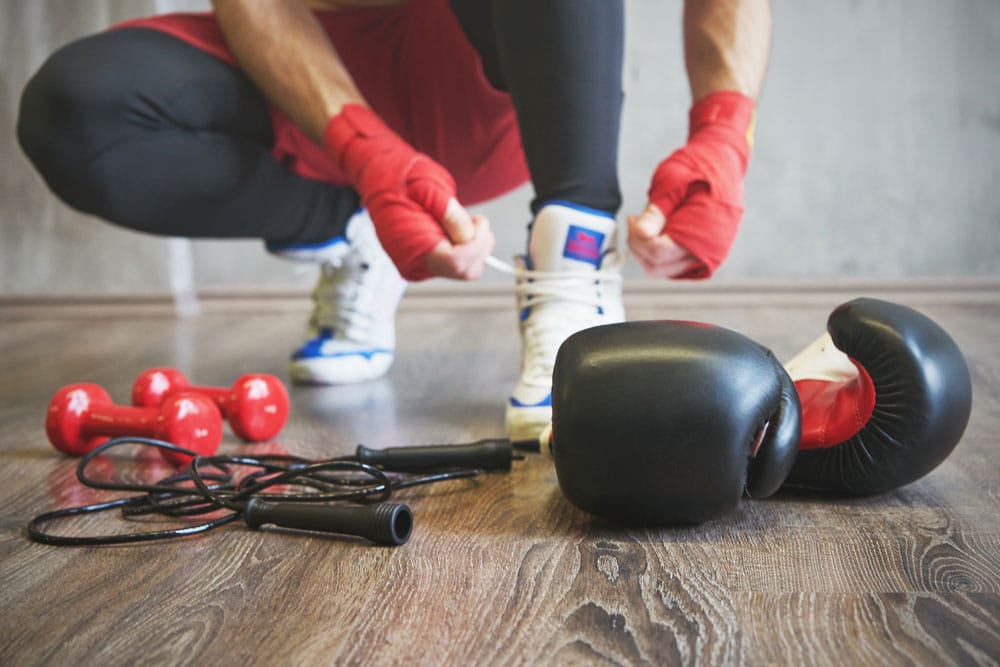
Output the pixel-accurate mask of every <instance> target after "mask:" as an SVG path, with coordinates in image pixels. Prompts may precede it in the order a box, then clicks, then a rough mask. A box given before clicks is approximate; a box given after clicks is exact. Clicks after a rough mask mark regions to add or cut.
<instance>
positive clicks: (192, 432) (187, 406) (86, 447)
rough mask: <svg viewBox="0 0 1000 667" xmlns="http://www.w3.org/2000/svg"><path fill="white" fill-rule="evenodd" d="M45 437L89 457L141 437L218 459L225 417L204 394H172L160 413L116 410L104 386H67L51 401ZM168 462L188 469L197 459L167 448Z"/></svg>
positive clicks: (71, 452)
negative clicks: (109, 443)
mask: <svg viewBox="0 0 1000 667" xmlns="http://www.w3.org/2000/svg"><path fill="white" fill-rule="evenodd" d="M45 433H46V434H47V435H48V436H49V442H51V443H52V446H53V447H55V448H56V449H58V450H59V451H61V452H65V453H67V454H69V455H71V456H83V455H84V454H86V453H87V452H89V451H90V450H92V449H94V448H95V447H98V446H99V445H101V444H103V443H104V442H105V441H106V440H107V439H108V438H109V437H120V436H137V437H148V438H157V439H159V440H166V441H167V442H170V443H172V444H174V445H177V446H178V447H183V448H185V449H190V450H192V451H195V452H198V453H199V454H202V455H206V456H207V455H210V454H214V453H215V451H216V450H217V449H218V448H219V442H221V441H222V415H221V414H219V408H218V407H217V406H216V405H215V403H214V402H213V401H212V400H211V399H209V398H206V397H205V396H201V395H199V394H190V393H188V394H184V393H178V394H174V395H172V396H171V397H170V398H169V399H167V400H166V401H164V402H163V404H162V405H161V406H160V407H158V408H137V407H132V406H126V405H115V404H114V403H113V402H112V401H111V397H110V396H109V395H108V392H106V391H104V389H103V388H102V387H101V386H100V385H96V384H93V383H90V382H80V383H77V384H70V385H66V386H65V387H63V388H62V389H60V390H59V391H57V392H56V395H55V396H53V397H52V401H50V402H49V413H48V415H46V417H45ZM159 452H160V454H161V455H162V456H163V458H165V459H167V460H168V461H170V462H171V463H173V464H175V465H178V466H184V465H187V464H188V463H190V461H191V457H189V456H185V455H184V454H180V453H178V452H172V451H168V450H165V449H161V450H159Z"/></svg>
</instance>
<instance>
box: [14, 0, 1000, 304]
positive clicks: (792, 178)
mask: <svg viewBox="0 0 1000 667" xmlns="http://www.w3.org/2000/svg"><path fill="white" fill-rule="evenodd" d="M200 5H203V3H201V2H199V1H198V0H177V1H172V2H171V1H167V2H164V1H161V2H159V3H156V2H152V1H151V0H118V1H112V0H76V1H73V0H31V1H28V0H0V60H2V62H3V63H4V65H3V68H2V71H0V127H2V128H3V130H2V132H0V165H2V169H0V293H3V294H37V293H105V292H112V293H113V292H161V291H165V290H166V289H168V288H169V284H170V282H169V281H170V276H171V269H170V267H171V265H174V266H176V265H178V259H179V260H180V264H183V261H184V259H185V257H188V256H189V257H190V258H191V259H192V260H193V263H194V270H193V276H194V280H195V283H196V285H199V286H219V285H233V286H241V287H248V286H258V285H263V286H267V287H289V286H303V287H304V286H306V285H308V284H309V283H310V282H311V281H312V279H313V274H312V273H311V272H310V271H302V270H300V269H296V268H295V267H294V266H290V265H287V264H285V263H283V262H279V261H276V260H274V259H273V258H270V257H268V256H267V255H266V254H265V253H263V251H262V248H261V244H260V243H258V242H253V241H235V242H234V241H226V242H222V241H198V242H194V243H193V244H190V245H187V244H185V243H180V244H178V243H174V244H170V243H169V242H167V241H165V240H162V239H154V238H149V237H145V236H142V235H140V234H137V233H134V232H129V231H123V230H120V229H117V228H114V227H111V226H110V225H107V224H105V223H102V222H100V221H98V220H95V219H91V218H87V217H85V216H81V215H79V214H76V213H74V212H72V211H70V210H69V209H67V208H66V207H65V206H63V205H62V204H61V203H59V202H58V201H57V200H56V199H55V198H54V197H52V196H51V195H50V194H49V193H48V192H47V191H46V189H45V187H44V185H43V184H42V182H41V180H40V179H39V178H38V177H37V176H36V175H35V174H34V172H33V171H32V170H31V168H30V166H29V165H28V163H27V162H26V160H25V159H24V157H23V156H22V155H21V154H20V151H19V149H18V148H17V147H16V144H15V143H14V140H13V132H12V128H13V125H14V119H15V113H16V108H17V101H18V95H19V91H20V89H21V87H22V86H23V84H24V82H25V81H26V80H27V78H28V77H29V76H30V74H31V72H32V71H33V70H34V69H35V68H36V67H37V66H38V65H39V64H40V63H41V62H42V60H43V59H44V58H45V56H46V54H47V53H48V52H49V51H50V50H52V49H53V48H55V47H57V46H58V45H61V44H63V43H65V42H66V41H68V40H70V39H72V38H74V37H77V36H81V35H84V34H86V33H89V32H92V31H95V30H98V29H100V28H102V27H104V26H106V25H107V24H109V23H111V22H113V21H116V20H120V19H122V18H125V17H128V16H133V15H140V14H146V13H150V12H151V11H153V10H154V9H157V8H159V9H164V8H171V7H198V6H200ZM627 7H628V46H627V55H626V63H625V81H626V108H625V118H624V130H623V136H622V150H621V177H622V185H623V188H624V193H625V210H623V214H624V213H625V212H626V211H629V212H631V211H636V210H638V209H640V208H641V207H642V206H643V204H644V200H645V190H646V187H647V184H648V179H649V176H650V174H651V173H652V170H653V168H654V167H655V165H656V164H657V162H658V161H659V160H660V159H662V158H663V157H664V156H665V155H666V154H668V153H669V152H670V151H671V150H673V148H675V147H676V146H677V145H679V144H680V143H681V142H682V141H683V139H684V136H685V131H686V127H685V124H686V110H687V107H688V105H689V93H688V89H687V83H686V79H685V76H684V70H683V63H682V55H681V45H680V11H681V2H680V0H628V3H627ZM774 21H775V31H774V49H773V55H772V62H771V67H770V71H769V76H768V81H767V84H766V88H765V91H764V96H763V99H762V101H761V104H760V109H759V114H758V134H757V150H756V152H755V154H754V157H753V160H752V164H751V169H750V173H749V175H748V178H747V207H748V212H747V214H746V216H745V219H744V223H743V227H742V231H741V233H740V236H739V238H738V240H737V243H736V246H735V247H734V249H733V253H732V256H731V258H730V260H729V261H728V262H727V263H726V264H725V265H724V267H723V268H722V270H721V271H720V272H719V274H718V276H719V279H723V280H740V279H743V278H751V277H752V278H775V279H789V280H794V279H797V278H798V279H813V278H825V277H835V276H837V277H839V276H846V277H872V278H893V279H896V278H907V277H921V278H925V277H936V276H942V277H943V276H959V277H961V276H997V275H1000V65H998V63H1000V2H997V0H956V1H955V2H940V1H939V0H866V1H865V2H857V1H852V2H840V1H838V2H829V1H827V0H774ZM530 194H531V193H530V190H529V189H528V188H523V189H522V190H520V191H518V192H516V193H514V194H512V195H509V196H507V197H505V198H503V199H501V200H498V201H496V202H492V203H490V204H488V205H486V206H484V207H482V210H483V211H485V212H486V213H487V214H488V215H490V216H491V218H492V219H493V227H494V229H495V230H496V231H497V234H498V248H497V252H496V254H497V255H498V256H499V257H501V258H504V257H509V256H510V255H512V254H513V253H515V252H518V251H520V250H521V248H522V247H523V244H524V236H523V234H524V233H523V228H524V224H525V223H526V221H527V201H528V200H529V199H530ZM189 252H190V255H187V254H186V253H189ZM175 275H176V271H175ZM628 275H629V276H630V277H633V278H638V277H641V272H640V271H639V270H638V268H637V267H636V266H635V265H634V264H633V265H632V266H631V267H630V268H629V274H628ZM486 280H490V281H501V282H502V281H506V280H507V278H506V277H504V276H500V275H498V274H495V273H492V272H491V273H489V274H488V276H487V277H486Z"/></svg>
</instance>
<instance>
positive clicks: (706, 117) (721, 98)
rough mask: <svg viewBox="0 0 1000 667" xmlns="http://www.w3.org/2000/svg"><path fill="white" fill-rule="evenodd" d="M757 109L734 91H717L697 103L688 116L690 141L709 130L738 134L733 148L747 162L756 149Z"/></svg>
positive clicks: (743, 96)
mask: <svg viewBox="0 0 1000 667" xmlns="http://www.w3.org/2000/svg"><path fill="white" fill-rule="evenodd" d="M755 116H756V105H755V103H754V101H753V99H752V98H750V97H748V96H746V95H744V94H743V93H740V92H737V91H735V90H717V91H715V92H714V93H710V94H708V95H706V96H705V97H703V98H701V99H700V100H698V101H697V102H695V103H694V105H692V107H691V111H690V113H689V115H688V118H689V131H688V140H689V141H690V139H692V138H694V136H695V135H696V134H699V133H701V132H703V131H705V130H708V129H710V128H718V129H725V130H730V131H733V132H735V133H736V134H737V135H738V136H739V140H735V141H734V144H736V145H735V146H734V147H735V148H737V149H738V150H739V152H740V153H741V154H742V155H744V156H745V157H746V158H749V155H750V150H751V149H752V148H753V139H754V129H755V125H756V123H755Z"/></svg>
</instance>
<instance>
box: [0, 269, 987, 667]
mask: <svg viewBox="0 0 1000 667" xmlns="http://www.w3.org/2000/svg"><path fill="white" fill-rule="evenodd" d="M861 295H867V296H888V297H890V298H892V299H894V300H897V301H902V302H904V303H908V304H910V305H913V306H915V307H917V308H918V309H920V310H922V311H923V312H925V313H926V314H928V315H930V316H931V317H933V318H934V319H936V320H937V321H938V322H939V323H940V324H942V325H943V326H944V327H945V328H946V329H948V330H949V331H950V332H951V333H952V335H953V336H954V337H955V338H956V340H957V341H958V343H959V345H960V346H961V347H962V349H963V350H964V351H965V353H966V355H967V358H968V361H969V365H970V368H971V371H972V375H973V384H974V392H975V396H974V398H975V404H974V407H973V412H972V419H971V422H970V424H969V427H968V430H967V431H966V434H965V437H964V439H963V440H962V442H961V443H960V444H959V445H958V448H957V449H956V451H955V452H954V454H953V455H952V456H951V457H950V458H949V459H948V460H947V461H946V462H945V463H944V464H943V465H942V466H940V467H939V468H938V469H937V470H935V471H934V472H933V473H931V474H930V475H929V476H928V477H926V478H924V479H923V480H920V481H918V482H916V483H913V484H911V485H909V486H907V487H905V488H903V489H900V490H898V491H896V492H892V493H888V494H885V495H883V496H879V497H874V498H864V499H848V500H845V499H827V498H815V497H798V496H791V495H779V496H778V497H776V498H773V499H769V500H758V501H744V502H743V503H742V505H741V507H740V509H739V510H738V511H737V512H736V513H734V514H732V515H731V516H729V517H727V518H724V519H722V520H718V521H714V522H711V523H708V524H705V525H702V526H698V527H693V528H680V529H656V530H652V529H650V530H643V529H622V528H618V527H615V526H613V525H608V524H606V523H603V522H601V521H598V520H596V519H593V518H591V517H589V516H587V515H585V514H584V513H582V512H580V511H578V510H576V509H574V508H573V507H572V506H570V505H569V504H568V503H567V502H566V501H565V500H564V499H563V498H562V496H561V495H560V492H559V490H558V487H557V484H556V479H555V475H554V473H553V470H552V468H551V465H550V463H549V461H547V460H546V459H545V458H543V457H541V456H533V457H531V458H530V459H529V460H527V461H524V462H520V463H517V464H516V465H515V468H514V470H513V471H512V472H511V473H509V474H496V475H491V476H488V477H485V478H480V479H477V480H475V481H453V482H448V483H445V484H442V485H439V486H436V487H433V488H429V487H425V488H423V489H412V490H409V491H407V492H405V493H403V494H402V495H401V496H399V498H400V499H402V500H405V502H407V503H408V504H409V505H410V506H411V507H412V508H413V511H414V515H415V527H414V533H413V536H412V538H411V540H410V541H409V543H408V544H406V545H405V546H403V547H399V548H389V547H373V546H370V545H368V544H366V543H364V542H361V541H352V540H347V539H338V538H324V537H314V536H304V535H301V534H295V533H292V532H277V531H265V532H255V531H251V530H248V529H247V528H245V527H243V526H242V524H236V523H234V524H231V525H229V526H227V527H225V528H223V529H220V530H218V531H216V532H214V533H211V534H209V535H207V536H203V537H196V538H190V539H184V540H178V541H172V542H167V543H159V544H155V545H152V546H118V547H104V548H67V547H53V546H45V545H41V544H35V543H32V542H31V541H29V540H28V538H27V536H26V531H25V525H26V524H27V522H28V521H29V519H30V518H31V517H33V516H34V515H35V514H37V513H39V512H42V511H45V510H49V509H52V508H55V507H58V506H64V505H67V504H74V503H85V502H93V501H94V500H97V499H101V498H105V497H106V496H105V495H104V494H102V493H99V492H95V491H90V490H87V489H82V488H81V487H79V486H78V483H77V482H76V480H75V478H74V465H75V463H74V461H73V460H70V459H68V458H65V457H63V456H61V455H60V454H58V453H57V452H55V451H54V450H52V449H51V448H50V447H49V445H48V444H47V442H46V440H45V435H44V432H43V428H42V424H43V419H44V415H45V411H46V406H47V403H48V400H49V398H50V397H51V395H52V393H53V392H54V391H55V390H56V389H57V388H58V387H59V386H61V385H63V384H66V383H69V382H76V381H82V380H88V381H94V382H98V383H101V384H103V385H104V386H105V387H107V389H108V390H109V391H110V392H111V394H112V395H113V396H115V397H116V398H118V399H119V400H124V399H125V398H126V397H127V396H128V393H129V387H130V384H131V382H132V379H133V378H134V377H135V375H136V374H137V373H138V372H139V371H141V370H142V369H144V368H146V367H148V366H152V365H175V366H178V367H180V368H181V369H183V370H184V371H185V372H186V373H187V374H188V375H189V376H190V377H192V378H193V379H195V380H196V381H198V382H200V383H203V384H218V385H223V384H228V383H229V382H231V381H232V380H233V379H234V378H235V377H236V376H237V375H238V374H240V373H242V372H247V371H261V372H272V373H276V374H278V375H280V376H282V377H284V376H285V369H284V359H285V356H286V352H287V351H288V350H289V349H290V348H291V347H292V346H293V345H294V344H295V342H296V339H297V337H298V336H299V335H300V333H301V330H302V327H303V324H304V320H305V316H306V312H307V303H306V301H305V300H304V299H299V300H289V299H284V298H271V299H264V300H260V301H249V300H245V299H243V300H240V299H225V298H221V297H220V298H217V299H215V300H209V301H207V302H205V304H203V305H204V312H203V314H202V315H201V316H199V317H196V318H193V319H185V320H178V319H174V318H173V317H171V316H170V314H169V312H164V309H163V308H162V307H160V306H158V305H157V304H155V303H153V304H149V303H142V302H134V303H128V304H125V305H115V304H111V303H103V304H79V303H73V302H52V301H48V302H33V301H24V300H22V301H10V300H8V301H6V302H3V303H0V369H2V375H0V423H2V424H3V435H2V436H0V507H2V508H3V511H2V520H0V521H2V523H0V528H2V536H0V559H2V560H0V665H41V664H45V665H81V664H91V665H111V664H120V665H133V664H184V663H190V664H199V665H212V664H221V665H229V664H268V665H269V664H282V665H284V664H288V665H299V664H323V665H326V664H334V663H341V664H405V665H410V664H426V665H439V664H452V665H467V664H477V665H478V664H496V665H511V664H539V663H541V664H550V663H557V664H572V663H586V664H638V663H652V664H709V665H717V664H727V665H728V664H750V665H761V664H786V665H799V664H810V665H812V664H815V665H838V666H839V665H855V664H856V665H877V664H878V665H881V664H890V665H910V664H918V665H938V664H945V665H948V664H956V665H966V664H987V665H988V664H993V665H995V664H998V661H1000V518H998V517H1000V455H998V440H1000V436H998V433H1000V289H998V286H997V285H981V284H972V285H966V286H963V285H958V286H952V287H951V288H948V289H935V288H933V287H930V286H926V285H925V286H923V287H920V286H916V287H914V286H907V285H895V286H886V285H881V286H875V287H872V286H865V285H849V286H846V287H845V286H843V285H841V286H837V287H835V288H825V287H823V286H812V287H810V288H807V289H806V288H804V289H800V290H782V289H775V288H773V287H766V286H764V287H759V286H758V287H754V286H751V287H739V286H735V287H729V288H725V287H722V288H715V289H706V290H700V289H694V288H688V289H680V290H666V291H664V290H660V291H650V290H645V291H643V290H637V291H634V292H629V295H628V299H627V304H628V306H629V314H630V317H631V318H633V319H649V318H671V319H694V320H703V321H709V322H713V323H716V324H721V325H724V326H729V327H732V328H735V329H738V330H740V331H742V332H743V333H746V334H748V335H750V336H752V337H754V338H756V339H757V340H759V341H760V342H762V343H764V344H766V345H768V346H770V347H771V348H772V349H773V350H774V351H775V352H776V354H778V356H779V357H780V358H787V357H788V356H790V355H791V354H792V353H793V352H794V351H795V350H796V349H798V348H799V347H802V346H804V345H805V344H807V343H809V342H811V341H812V340H813V338H815V336H816V335H817V334H818V333H819V332H820V331H821V330H822V328H823V327H824V325H825V318H826V314H827V313H828V311H829V310H830V309H831V308H833V307H834V306H836V305H837V304H838V303H840V302H841V301H843V300H846V298H848V297H851V296H861ZM512 304H513V297H512V296H509V295H506V294H500V295H498V294H494V293H486V294H483V295H478V294H475V293H469V292H466V293H462V294H459V295H456V296H454V297H449V296H448V294H447V293H445V292H434V291H430V292H423V293H420V292H418V293H414V294H411V295H410V296H408V297H407V299H406V300H405V301H404V307H403V310H402V312H401V314H400V316H399V339H400V341H399V350H398V358H397V363H396V365H395V366H394V368H393V370H392V372H391V373H390V375H389V377H388V378H386V379H385V380H382V381H379V382H374V383H371V384H366V385H361V386H354V387H340V388H336V387H333V388H295V389H294V390H293V391H292V398H293V414H292V419H291V421H290V423H289V425H288V426H287V427H286V429H285V431H284V432H283V434H282V435H281V437H280V439H279V440H278V441H277V442H276V443H275V444H273V445H266V446H258V448H257V449H256V450H253V449H252V448H249V447H246V446H243V445H240V444H238V443H237V442H236V441H235V440H234V439H233V437H232V436H231V435H227V436H226V440H225V442H224V445H223V449H224V451H227V452H239V451H263V450H282V449H283V450H287V451H290V452H293V453H297V454H301V455H305V456H309V457H316V458H325V457H329V456H334V455H340V454H345V453H348V452H350V451H352V450H353V448H354V446H355V445H356V444H357V443H359V442H363V443H365V444H367V445H370V446H377V447H382V446H390V445H410V444H423V443H430V442H463V441H470V440H475V439H478V438H481V437H488V436H497V435H500V434H502V427H503V417H502V412H503V411H502V406H503V402H504V400H505V398H506V396H507V393H508V391H509V390H510V388H511V387H512V385H513V383H514V381H515V376H516V370H517V364H518V342H517V338H516V335H517V334H516V325H515V322H514V315H513V305H512ZM120 464H121V465H122V466H123V467H124V468H129V467H133V468H134V465H135V464H132V463H131V462H130V461H128V460H122V461H120ZM138 474H142V473H141V471H140V472H139V473H138ZM116 525H117V524H116V523H115V520H114V519H112V517H108V518H107V519H102V520H95V521H90V522H80V523H78V524H75V528H74V529H79V530H111V529H113V528H114V527H115V526H116Z"/></svg>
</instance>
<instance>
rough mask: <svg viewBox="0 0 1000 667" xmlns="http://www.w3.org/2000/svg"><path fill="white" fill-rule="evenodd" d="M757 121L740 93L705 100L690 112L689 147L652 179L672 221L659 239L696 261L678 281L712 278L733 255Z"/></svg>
mask: <svg viewBox="0 0 1000 667" xmlns="http://www.w3.org/2000/svg"><path fill="white" fill-rule="evenodd" d="M753 115H754V103H753V100H752V99H750V98H749V97H747V96H745V95H743V94H741V93H737V92H733V91H718V92H715V93H712V94H710V95H708V96H707V97H704V98H702V99H701V100H699V101H698V102H697V103H695V105H694V106H692V107H691V112H690V131H689V135H688V143H687V145H686V146H684V147H683V148H680V149H679V150H677V151H675V152H674V153H672V154H671V155H670V156H669V157H668V158H667V159H665V160H664V161H663V162H661V163H660V165H659V166H658V167H657V168H656V172H655V173H654V174H653V181H652V184H651V185H650V188H649V203H650V204H653V205H655V206H656V207H657V208H658V209H659V210H660V212H661V213H662V214H663V215H664V216H665V217H666V220H667V222H666V225H665V226H664V227H663V229H661V230H660V233H661V234H666V235H668V236H669V237H670V238H671V239H672V240H673V241H674V242H675V243H676V244H677V245H679V246H681V247H683V248H684V249H685V250H687V252H688V253H690V255H691V256H692V257H693V259H694V261H693V262H692V263H691V264H690V266H689V267H688V268H687V269H686V270H685V271H684V272H683V273H681V274H680V275H676V276H673V277H676V278H708V277H709V276H711V275H712V273H714V272H715V270H716V269H717V268H718V267H719V265H720V264H721V263H722V261H723V260H724V259H725V258H726V256H727V255H728V254H729V249H730V248H731V247H732V245H733V241H734V240H735V238H736V232H737V229H738V227H739V223H740V218H741V217H742V216H743V176H744V175H745V174H746V169H747V162H748V161H749V159H750V147H751V143H752V136H753V135H752V133H753ZM640 242H641V241H640ZM640 259H642V258H641V257H640Z"/></svg>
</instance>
